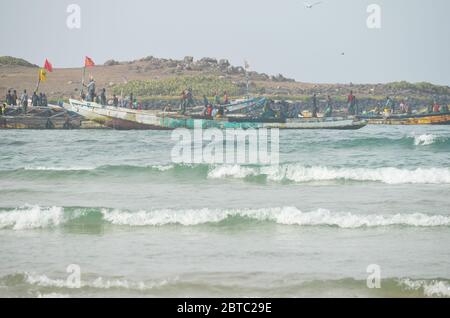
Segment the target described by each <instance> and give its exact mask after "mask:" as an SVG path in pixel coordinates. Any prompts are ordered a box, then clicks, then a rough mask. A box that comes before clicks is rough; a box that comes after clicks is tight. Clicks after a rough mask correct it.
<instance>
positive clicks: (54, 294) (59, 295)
mask: <svg viewBox="0 0 450 318" xmlns="http://www.w3.org/2000/svg"><path fill="white" fill-rule="evenodd" d="M37 298H70V296H69V295H66V294H58V293H49V294H41V293H38V294H37Z"/></svg>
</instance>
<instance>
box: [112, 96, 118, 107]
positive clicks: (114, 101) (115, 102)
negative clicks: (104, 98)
mask: <svg viewBox="0 0 450 318" xmlns="http://www.w3.org/2000/svg"><path fill="white" fill-rule="evenodd" d="M113 106H114V107H118V106H119V99H118V98H117V96H116V94H114V96H113Z"/></svg>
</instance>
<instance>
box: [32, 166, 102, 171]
mask: <svg viewBox="0 0 450 318" xmlns="http://www.w3.org/2000/svg"><path fill="white" fill-rule="evenodd" d="M95 169H96V168H95V167H46V166H36V167H32V166H28V167H25V168H24V170H29V171H89V170H95Z"/></svg>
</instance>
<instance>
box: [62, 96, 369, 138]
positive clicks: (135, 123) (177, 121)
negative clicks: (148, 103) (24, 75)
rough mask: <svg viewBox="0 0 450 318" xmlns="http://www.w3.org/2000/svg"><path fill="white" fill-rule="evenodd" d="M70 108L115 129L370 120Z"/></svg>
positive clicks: (305, 125) (345, 124) (329, 125)
mask: <svg viewBox="0 0 450 318" xmlns="http://www.w3.org/2000/svg"><path fill="white" fill-rule="evenodd" d="M263 101H265V99H264V98H255V99H248V100H244V101H241V102H239V103H234V104H230V105H224V108H226V107H228V106H230V107H233V109H234V110H236V109H243V108H247V107H252V106H255V107H258V106H259V105H260V104H261V103H262V102H263ZM64 107H65V108H66V109H67V110H70V111H73V112H75V113H77V114H80V115H81V116H83V117H86V118H87V119H89V120H92V121H95V122H98V123H100V124H102V125H105V126H107V127H110V128H114V129H125V130H129V129H147V130H171V129H176V128H188V129H194V128H198V127H202V128H219V129H229V128H234V129H236V128H241V129H250V128H253V129H260V128H279V129H342V130H344V129H360V128H363V127H364V126H366V125H367V121H365V120H360V119H358V118H356V117H355V118H353V117H349V118H345V117H327V118H324V117H322V118H286V119H281V118H269V119H262V118H257V117H246V115H240V114H237V115H236V114H231V115H225V116H223V117H215V118H212V117H205V116H201V115H198V114H197V115H195V114H187V115H181V114H179V113H178V112H164V111H154V110H136V109H128V108H122V107H114V106H103V105H100V104H97V103H94V102H87V101H78V100H74V99H71V100H70V101H69V104H65V105H64Z"/></svg>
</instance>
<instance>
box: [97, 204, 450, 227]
mask: <svg viewBox="0 0 450 318" xmlns="http://www.w3.org/2000/svg"><path fill="white" fill-rule="evenodd" d="M102 213H103V217H104V219H105V220H106V221H108V222H110V223H112V224H115V225H128V226H162V225H167V224H179V225H185V226H192V225H200V224H206V223H218V222H221V221H224V220H226V219H227V218H229V217H236V216H240V217H246V218H249V219H253V220H257V221H271V222H276V223H278V224H284V225H298V226H337V227H340V228H360V227H380V226H394V225H404V226H417V227H435V226H449V225H450V216H444V215H426V214H421V213H411V214H392V215H390V214H386V215H379V214H366V215H363V214H351V213H333V212H330V211H328V210H325V209H319V210H316V211H312V212H302V211H300V210H298V209H297V208H295V207H283V208H265V209H234V210H233V209H223V210H220V209H198V210H195V209H187V210H167V209H166V210H154V211H148V212H147V211H139V212H124V211H119V210H114V211H107V210H103V211H102Z"/></svg>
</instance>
